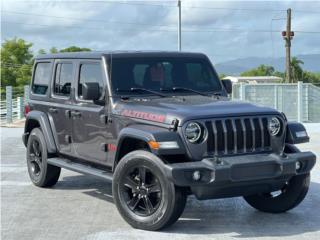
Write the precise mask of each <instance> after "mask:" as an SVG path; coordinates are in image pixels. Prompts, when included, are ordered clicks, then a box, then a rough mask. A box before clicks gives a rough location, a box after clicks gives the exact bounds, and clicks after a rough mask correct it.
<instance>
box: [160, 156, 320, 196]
mask: <svg viewBox="0 0 320 240" xmlns="http://www.w3.org/2000/svg"><path fill="white" fill-rule="evenodd" d="M297 162H298V163H299V165H300V168H298V169H297ZM315 162H316V156H315V155H314V154H313V153H312V152H299V153H291V154H286V155H285V156H279V155H276V154H252V155H242V156H226V157H221V158H205V159H203V160H202V161H199V162H184V163H174V164H168V165H166V172H167V175H168V177H169V179H170V180H171V181H172V182H173V183H174V184H175V185H177V186H184V187H190V188H191V191H192V193H194V194H195V195H196V197H197V198H198V199H210V198H222V197H234V196H245V195H251V194H257V193H262V192H271V191H276V190H279V189H281V188H282V187H283V186H284V184H285V183H286V181H288V180H289V179H290V178H291V177H292V176H295V175H300V174H306V173H309V172H310V171H311V169H312V168H313V166H314V165H315ZM195 171H199V173H200V179H198V180H194V179H193V174H194V172H195Z"/></svg>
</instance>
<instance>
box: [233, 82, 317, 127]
mask: <svg viewBox="0 0 320 240" xmlns="http://www.w3.org/2000/svg"><path fill="white" fill-rule="evenodd" d="M232 99H234V100H242V101H248V102H252V103H255V104H259V105H262V106H267V107H272V108H275V109H277V110H279V111H281V112H284V113H285V114H286V116H287V118H288V119H289V120H291V121H299V122H320V87H316V86H314V85H312V84H310V83H302V82H298V83H296V84H267V83H266V84H244V83H240V84H234V85H233V93H232Z"/></svg>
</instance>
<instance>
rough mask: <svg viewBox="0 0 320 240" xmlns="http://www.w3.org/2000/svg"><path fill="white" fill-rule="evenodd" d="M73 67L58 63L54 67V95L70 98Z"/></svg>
mask: <svg viewBox="0 0 320 240" xmlns="http://www.w3.org/2000/svg"><path fill="white" fill-rule="evenodd" d="M72 76H73V65H72V64H71V63H59V64H57V65H56V75H55V81H54V93H55V94H56V95H60V96H70V92H71V82H72Z"/></svg>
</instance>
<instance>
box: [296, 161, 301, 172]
mask: <svg viewBox="0 0 320 240" xmlns="http://www.w3.org/2000/svg"><path fill="white" fill-rule="evenodd" d="M301 166H302V164H301V162H296V170H300V169H301Z"/></svg>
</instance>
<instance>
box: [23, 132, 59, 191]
mask: <svg viewBox="0 0 320 240" xmlns="http://www.w3.org/2000/svg"><path fill="white" fill-rule="evenodd" d="M47 159H48V152H47V145H46V141H45V138H44V136H43V133H42V131H41V129H40V128H34V129H33V130H32V131H31V133H30V136H29V138H28V144H27V166H28V172H29V176H30V179H31V181H32V183H33V184H34V185H36V186H38V187H51V186H53V185H55V184H56V183H57V181H58V179H59V176H60V171H61V169H60V168H59V167H56V166H53V165H50V164H48V163H47Z"/></svg>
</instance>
